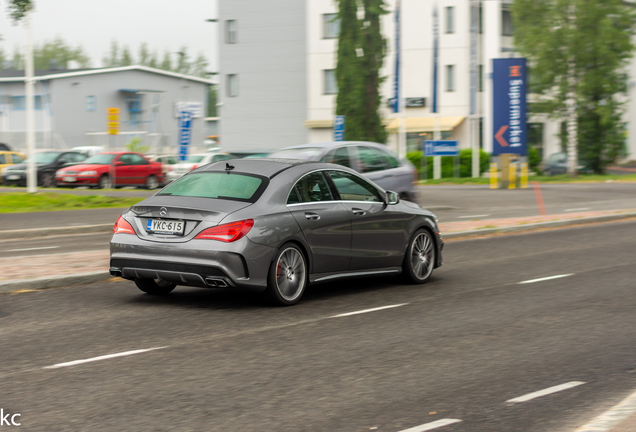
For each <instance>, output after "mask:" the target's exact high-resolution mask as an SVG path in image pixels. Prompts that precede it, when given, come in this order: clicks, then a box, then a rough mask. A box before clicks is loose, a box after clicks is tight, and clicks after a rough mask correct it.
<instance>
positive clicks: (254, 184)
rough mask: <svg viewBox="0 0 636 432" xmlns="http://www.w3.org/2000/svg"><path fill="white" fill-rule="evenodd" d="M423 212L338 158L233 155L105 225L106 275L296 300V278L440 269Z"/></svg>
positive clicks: (434, 235)
mask: <svg viewBox="0 0 636 432" xmlns="http://www.w3.org/2000/svg"><path fill="white" fill-rule="evenodd" d="M442 247H443V242H442V238H441V236H440V234H439V228H438V226H437V222H436V218H435V216H434V215H433V214H432V213H430V212H429V211H427V210H424V209H423V208H421V207H419V206H418V205H416V204H414V203H412V202H409V201H400V199H399V197H398V195H397V193H395V192H391V191H385V190H383V189H381V188H380V187H378V186H376V185H375V184H373V183H372V182H370V181H369V180H367V179H365V178H363V177H361V176H359V175H358V174H357V173H356V172H355V171H354V170H352V169H349V168H345V167H343V166H340V165H334V164H326V163H319V162H307V161H300V160H288V159H234V160H231V161H227V162H217V163H212V164H209V165H206V166H204V167H201V168H198V169H196V170H194V171H193V172H190V173H188V174H186V175H184V176H183V177H181V178H179V179H177V180H175V181H174V182H173V183H171V184H170V185H168V186H167V187H165V188H164V189H162V190H161V191H160V192H158V193H157V194H155V195H154V196H152V197H150V198H148V199H146V200H144V201H142V202H140V203H139V204H137V205H134V206H132V207H131V208H130V209H129V210H128V211H126V212H124V213H123V214H122V216H121V217H120V218H119V219H118V220H117V223H116V224H115V228H114V234H113V237H112V240H111V243H110V250H111V260H110V272H111V274H112V275H113V276H120V277H123V278H125V279H129V280H133V281H135V283H136V285H137V287H138V288H139V289H141V290H142V291H144V292H147V293H149V294H167V293H169V292H170V291H172V290H173V289H174V288H175V286H177V285H187V286H196V287H204V288H206V287H236V288H241V289H245V290H251V291H256V292H260V291H266V293H267V294H268V296H269V297H270V298H271V299H272V300H273V301H274V302H276V303H278V304H282V305H290V304H294V303H296V302H297V301H298V300H299V299H300V297H301V296H302V294H303V292H304V291H305V288H306V286H307V284H309V283H311V282H321V281H329V280H333V279H337V278H344V277H352V276H364V275H367V276H368V275H388V274H400V273H401V274H403V276H404V277H405V278H406V279H407V280H408V281H410V282H411V283H423V282H425V281H427V280H428V279H429V278H430V276H431V273H432V271H433V269H434V268H435V267H438V266H440V265H441V264H442Z"/></svg>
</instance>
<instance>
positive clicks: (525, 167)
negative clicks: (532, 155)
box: [520, 162, 528, 189]
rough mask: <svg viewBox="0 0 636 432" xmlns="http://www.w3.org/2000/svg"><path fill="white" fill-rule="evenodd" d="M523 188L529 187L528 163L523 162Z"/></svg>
mask: <svg viewBox="0 0 636 432" xmlns="http://www.w3.org/2000/svg"><path fill="white" fill-rule="evenodd" d="M520 187H521V189H528V163H527V162H524V163H522V164H521V185H520Z"/></svg>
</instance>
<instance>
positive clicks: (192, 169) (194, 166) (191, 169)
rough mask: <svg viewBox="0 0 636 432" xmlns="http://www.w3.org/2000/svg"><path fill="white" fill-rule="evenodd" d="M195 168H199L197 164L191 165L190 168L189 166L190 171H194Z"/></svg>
mask: <svg viewBox="0 0 636 432" xmlns="http://www.w3.org/2000/svg"><path fill="white" fill-rule="evenodd" d="M197 168H199V165H192V168H190V171H194V170H195V169H197Z"/></svg>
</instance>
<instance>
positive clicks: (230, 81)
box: [227, 74, 239, 97]
mask: <svg viewBox="0 0 636 432" xmlns="http://www.w3.org/2000/svg"><path fill="white" fill-rule="evenodd" d="M238 93H239V87H238V75H237V74H230V75H228V76H227V95H228V97H237V96H238Z"/></svg>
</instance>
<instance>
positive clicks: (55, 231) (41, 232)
mask: <svg viewBox="0 0 636 432" xmlns="http://www.w3.org/2000/svg"><path fill="white" fill-rule="evenodd" d="M112 231H113V224H100V225H79V226H68V227H55V228H32V229H24V230H0V237H2V239H3V240H15V239H27V238H31V237H48V236H54V235H61V234H86V233H104V234H106V233H109V232H110V233H112Z"/></svg>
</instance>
